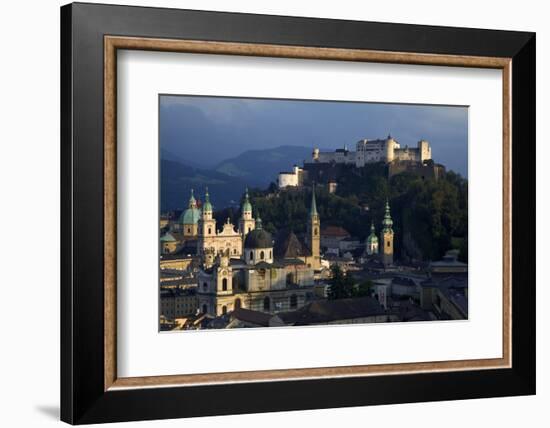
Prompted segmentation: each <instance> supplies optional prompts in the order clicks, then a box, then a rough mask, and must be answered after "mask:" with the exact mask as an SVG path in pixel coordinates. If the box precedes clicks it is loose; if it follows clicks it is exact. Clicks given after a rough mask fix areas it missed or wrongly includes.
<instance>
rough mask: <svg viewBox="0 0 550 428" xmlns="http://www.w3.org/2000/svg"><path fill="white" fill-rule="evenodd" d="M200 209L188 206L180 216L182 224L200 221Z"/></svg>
mask: <svg viewBox="0 0 550 428" xmlns="http://www.w3.org/2000/svg"><path fill="white" fill-rule="evenodd" d="M200 213H201V212H200V210H199V209H198V208H187V209H186V210H185V211H184V212H183V214H182V215H181V217H180V220H181V223H182V224H197V223H198V222H199V217H200Z"/></svg>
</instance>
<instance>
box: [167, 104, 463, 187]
mask: <svg viewBox="0 0 550 428" xmlns="http://www.w3.org/2000/svg"><path fill="white" fill-rule="evenodd" d="M160 127H161V129H160V137H161V147H162V148H163V149H165V150H167V151H169V152H171V153H174V154H175V155H176V156H178V157H180V158H185V159H188V160H189V161H190V162H192V163H194V164H202V165H205V166H212V165H215V164H217V163H219V162H221V161H223V160H225V159H227V158H232V157H235V156H237V155H239V154H241V153H242V152H244V151H247V150H253V149H265V148H273V147H278V146H282V145H291V146H306V147H314V146H316V147H321V148H325V149H335V148H339V147H343V146H344V145H347V146H348V147H353V146H354V144H355V142H356V141H357V140H359V139H363V138H367V139H376V138H382V137H386V136H387V135H388V134H391V135H392V136H393V137H394V138H396V139H397V140H398V141H399V142H400V144H401V145H402V146H404V145H409V146H416V142H417V141H418V140H420V139H426V140H428V141H429V142H430V144H431V145H432V154H433V158H434V159H435V160H436V161H437V162H440V163H443V164H444V165H446V166H447V167H448V168H449V169H452V170H454V171H457V172H459V173H460V174H462V175H464V176H467V173H468V153H467V148H468V109H467V107H463V106H431V105H430V106H428V105H404V104H377V103H354V102H337V101H295V100H264V99H250V98H223V97H196V96H162V97H161V106H160Z"/></svg>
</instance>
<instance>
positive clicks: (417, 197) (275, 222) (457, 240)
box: [216, 163, 468, 260]
mask: <svg viewBox="0 0 550 428" xmlns="http://www.w3.org/2000/svg"><path fill="white" fill-rule="evenodd" d="M250 198H251V202H252V207H253V211H254V216H255V217H256V216H257V214H258V213H259V214H260V215H261V217H262V220H263V224H264V227H265V228H266V229H267V230H269V231H270V232H272V233H275V232H276V231H278V230H280V229H283V228H291V229H292V230H293V231H294V232H295V233H297V234H300V233H305V231H306V228H307V222H308V220H309V208H310V203H311V189H293V190H285V191H278V190H277V189H276V187H275V186H274V185H273V186H271V187H270V188H269V189H268V190H266V191H261V190H258V189H251V190H250ZM316 198H317V210H318V211H319V215H320V218H321V225H322V227H325V226H328V225H333V226H341V227H343V228H345V229H346V230H347V231H348V232H350V233H351V234H352V235H353V236H356V237H358V238H359V239H361V240H364V239H366V237H367V236H368V234H369V233H370V224H371V221H372V222H374V225H375V227H376V233H377V234H380V231H381V222H382V219H383V217H384V206H385V203H386V198H388V199H389V201H390V205H391V215H392V218H393V222H394V224H393V230H394V248H395V257H396V258H397V259H403V260H408V259H411V258H413V259H422V260H437V259H440V258H441V257H442V256H443V255H444V254H445V252H446V251H447V250H449V249H451V248H457V247H458V248H459V250H460V257H461V258H462V260H467V257H468V253H467V243H468V242H467V235H468V181H467V180H466V179H464V178H463V177H461V176H460V175H459V174H456V173H454V172H452V171H448V172H447V173H446V174H445V175H444V176H443V177H440V178H439V179H438V180H434V179H423V178H421V177H419V176H417V175H414V174H409V173H402V174H398V175H394V176H393V177H391V178H390V179H389V180H388V178H387V167H386V165H384V164H383V163H375V164H369V165H367V166H365V167H363V168H349V169H346V170H344V172H343V174H342V176H341V177H340V179H339V181H338V189H337V193H336V194H330V193H329V192H328V190H327V189H326V187H325V186H317V189H316ZM241 202H242V201H241ZM228 215H229V216H230V217H231V219H232V220H233V221H234V224H236V222H237V221H238V216H239V212H237V211H236V210H235V211H233V210H223V211H221V212H219V213H216V218H217V219H218V220H219V221H225V220H226V218H227V217H228Z"/></svg>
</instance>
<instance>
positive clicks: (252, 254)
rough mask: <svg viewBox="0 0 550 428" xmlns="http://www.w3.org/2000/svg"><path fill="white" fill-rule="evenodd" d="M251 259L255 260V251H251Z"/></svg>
mask: <svg viewBox="0 0 550 428" xmlns="http://www.w3.org/2000/svg"><path fill="white" fill-rule="evenodd" d="M250 260H254V251H251V252H250Z"/></svg>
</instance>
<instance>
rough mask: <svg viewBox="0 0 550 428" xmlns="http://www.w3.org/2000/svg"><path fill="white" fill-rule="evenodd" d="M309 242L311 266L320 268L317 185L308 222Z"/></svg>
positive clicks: (313, 189)
mask: <svg viewBox="0 0 550 428" xmlns="http://www.w3.org/2000/svg"><path fill="white" fill-rule="evenodd" d="M307 243H308V245H309V248H310V249H311V257H312V262H311V267H312V268H314V269H319V268H320V267H321V221H320V219H319V213H318V212H317V202H316V201H315V185H313V188H312V191H311V207H310V209H309V221H308V224H307Z"/></svg>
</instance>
